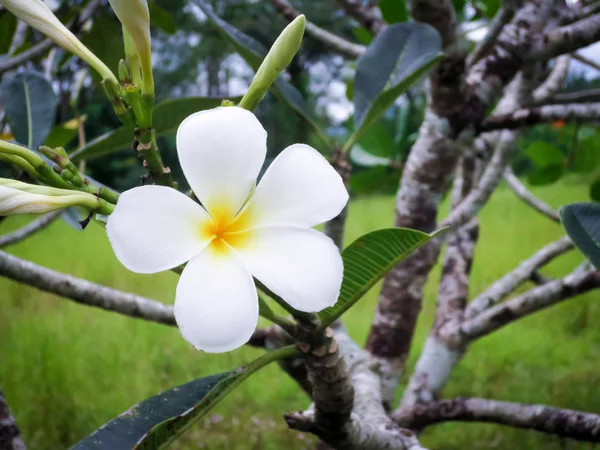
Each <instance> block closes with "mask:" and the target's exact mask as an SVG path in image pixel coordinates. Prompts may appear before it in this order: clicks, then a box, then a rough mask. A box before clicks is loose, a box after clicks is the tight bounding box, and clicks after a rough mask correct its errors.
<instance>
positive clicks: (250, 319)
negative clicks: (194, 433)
mask: <svg viewBox="0 0 600 450" xmlns="http://www.w3.org/2000/svg"><path fill="white" fill-rule="evenodd" d="M175 320H176V321H177V325H178V326H179V329H180V331H181V334H182V335H183V337H184V339H185V340H186V341H188V342H190V343H191V344H192V345H193V346H194V347H196V348H197V349H199V350H204V351H205V352H209V353H221V352H228V351H230V350H234V349H236V348H238V347H240V346H242V345H243V344H245V343H246V342H248V340H249V339H250V337H251V336H252V333H253V332H254V329H255V328H256V324H257V322H258V297H257V295H256V288H255V286H254V282H253V280H252V276H251V275H250V274H249V273H248V271H247V270H246V268H245V267H244V266H243V264H242V262H241V260H240V258H239V257H238V256H237V255H236V254H235V252H234V251H233V250H231V249H230V248H228V250H227V251H226V253H224V254H223V253H219V254H215V252H213V251H211V249H210V248H208V249H206V250H205V251H203V252H202V253H201V254H200V255H198V256H196V257H195V258H194V259H192V260H191V261H190V262H189V263H188V265H187V266H185V269H184V270H183V273H182V274H181V278H180V280H179V284H178V285H177V296H176V298H175Z"/></svg>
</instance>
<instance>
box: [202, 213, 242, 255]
mask: <svg viewBox="0 0 600 450" xmlns="http://www.w3.org/2000/svg"><path fill="white" fill-rule="evenodd" d="M210 215H211V217H210V218H209V219H208V220H207V221H205V222H204V223H202V224H201V225H200V235H201V237H202V238H203V239H210V240H211V241H210V244H209V248H210V250H212V251H214V252H215V253H220V254H224V253H226V252H227V250H228V246H230V247H233V248H241V247H243V246H244V245H245V244H246V243H247V242H248V240H249V238H250V234H251V233H250V232H249V231H245V230H247V229H248V228H249V224H250V218H249V216H250V215H249V214H247V213H246V212H245V211H244V212H242V213H241V214H238V215H237V216H235V215H234V213H232V212H231V209H230V208H225V207H222V208H211V211H210Z"/></svg>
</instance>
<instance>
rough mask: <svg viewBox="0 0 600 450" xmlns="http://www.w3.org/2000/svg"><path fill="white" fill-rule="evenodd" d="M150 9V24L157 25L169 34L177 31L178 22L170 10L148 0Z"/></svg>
mask: <svg viewBox="0 0 600 450" xmlns="http://www.w3.org/2000/svg"><path fill="white" fill-rule="evenodd" d="M148 10H149V11H150V24H152V25H156V26H157V27H158V28H160V29H161V30H163V31H164V32H165V33H167V34H175V33H176V32H177V22H175V18H174V17H173V15H172V14H171V13H170V12H169V11H167V10H166V9H164V8H162V7H160V6H158V5H157V4H156V3H154V2H148Z"/></svg>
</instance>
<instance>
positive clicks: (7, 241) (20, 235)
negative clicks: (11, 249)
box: [0, 210, 62, 248]
mask: <svg viewBox="0 0 600 450" xmlns="http://www.w3.org/2000/svg"><path fill="white" fill-rule="evenodd" d="M61 213H62V211H61V210H58V211H53V212H51V213H48V214H45V215H43V216H41V217H38V218H37V219H35V220H33V221H31V222H29V223H28V224H27V225H25V226H24V227H22V228H19V229H18V230H16V231H13V232H12V233H9V234H6V235H4V236H0V248H3V247H6V246H7V245H12V244H16V243H17V242H20V241H22V240H23V239H25V238H27V237H29V236H31V235H32V234H34V233H37V232H38V231H41V230H43V229H44V228H46V227H47V226H48V225H50V224H51V223H52V222H53V221H54V220H55V219H57V218H58V217H59V216H60V214H61Z"/></svg>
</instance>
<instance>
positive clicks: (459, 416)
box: [393, 398, 600, 442]
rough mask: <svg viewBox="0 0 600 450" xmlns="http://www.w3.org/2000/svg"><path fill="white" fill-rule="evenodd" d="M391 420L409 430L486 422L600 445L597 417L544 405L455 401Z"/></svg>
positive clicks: (412, 409) (410, 410) (422, 406)
mask: <svg viewBox="0 0 600 450" xmlns="http://www.w3.org/2000/svg"><path fill="white" fill-rule="evenodd" d="M393 418H394V420H395V421H396V422H397V423H398V424H399V425H400V426H403V427H408V428H413V429H421V428H424V427H426V426H429V425H434V424H438V423H443V422H452V421H455V422H487V423H497V424H501V425H508V426H512V427H516V428H525V429H530V430H537V431H541V432H543V433H548V434H554V435H557V436H562V437H566V438H570V439H575V440H578V441H585V442H600V416H598V415H596V414H591V413H586V412H581V411H573V410H570V409H559V408H553V407H551V406H546V405H526V404H522V403H512V402H501V401H496V400H488V399H485V398H456V399H453V400H442V401H438V402H430V403H422V404H419V405H414V406H412V407H408V408H401V409H398V410H397V411H395V412H394V415H393Z"/></svg>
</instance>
